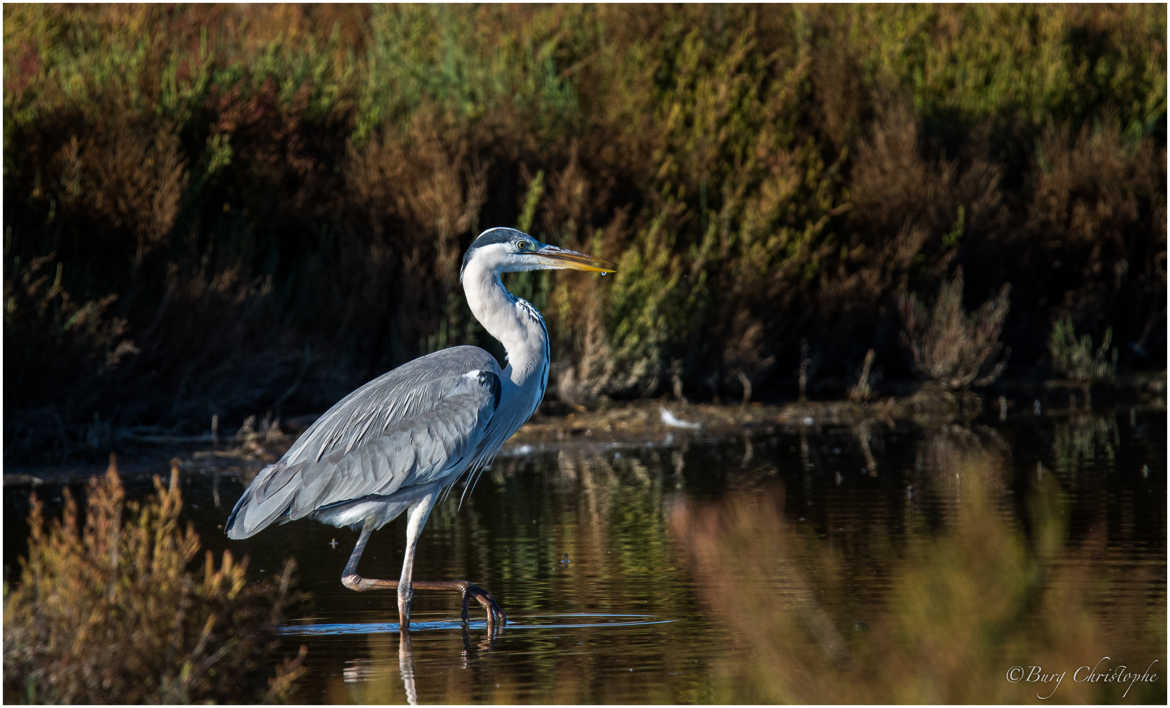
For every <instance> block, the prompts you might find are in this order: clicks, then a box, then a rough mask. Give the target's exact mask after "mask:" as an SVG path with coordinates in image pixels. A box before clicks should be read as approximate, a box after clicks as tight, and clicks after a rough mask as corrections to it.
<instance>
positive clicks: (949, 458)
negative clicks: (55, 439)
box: [5, 411, 1166, 703]
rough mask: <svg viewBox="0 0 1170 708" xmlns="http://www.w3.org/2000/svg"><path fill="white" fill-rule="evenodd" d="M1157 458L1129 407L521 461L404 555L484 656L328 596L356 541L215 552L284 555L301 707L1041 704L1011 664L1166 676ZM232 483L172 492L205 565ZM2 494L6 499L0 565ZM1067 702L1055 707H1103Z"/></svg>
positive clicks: (334, 535)
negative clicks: (300, 608) (467, 599)
mask: <svg viewBox="0 0 1170 708" xmlns="http://www.w3.org/2000/svg"><path fill="white" fill-rule="evenodd" d="M1165 444H1166V438H1165V413H1164V412H1162V411H1153V412H1140V411H1139V412H1137V413H1135V414H1134V415H1132V416H1131V415H1130V413H1129V411H1126V412H1124V413H1120V414H1118V415H1114V416H1090V415H1079V416H1077V417H1073V418H1068V419H1064V420H1052V419H1049V418H1043V417H1041V418H1034V417H1032V416H1028V417H1027V418H1026V419H1016V420H1014V421H1012V420H1009V422H1008V423H1007V424H998V423H996V424H988V425H974V426H968V427H961V426H942V427H937V428H933V429H927V430H924V429H920V428H907V427H899V426H892V425H887V424H881V423H879V424H869V425H866V426H858V427H856V428H832V429H828V428H826V429H816V428H812V427H807V428H799V429H794V430H793V431H792V432H788V433H784V432H782V433H779V434H771V435H762V434H753V435H743V436H740V437H736V438H731V439H722V440H703V439H701V438H699V437H697V436H690V437H688V436H687V435H684V434H681V433H680V434H676V435H675V437H674V438H673V439H672V441H671V442H670V444H658V445H651V446H646V447H640V448H639V447H630V446H621V447H619V446H608V447H606V446H594V447H582V446H578V447H576V448H569V447H551V448H546V449H537V448H531V449H529V450H527V453H528V454H520V455H515V456H512V457H502V458H500V459H498V460H497V461H496V463H495V464H494V465H493V467H492V469H491V470H489V471H488V472H486V473H485V474H484V477H483V479H482V480H481V482H480V484H479V486H478V488H477V490H476V493H475V495H473V496H472V497H471V498H470V499H469V501H468V502H467V503H466V504H464V506H463V508H462V509H461V510H460V509H458V508H457V505H456V504H455V503H446V504H443V505H440V506H439V507H437V508H436V509H435V510H434V513H433V514H432V517H431V520H430V523H429V524H428V529H427V533H426V534H425V535H424V536H423V539H422V542H421V544H420V547H419V556H418V559H417V562H416V569H415V576H416V577H418V578H443V577H466V578H468V579H469V580H471V581H473V582H476V583H477V584H481V585H483V586H485V587H490V588H492V591H493V593H494V594H495V597H496V599H497V600H498V601H499V602H500V604H501V606H502V607H503V609H504V610H505V611H506V612H507V613H508V616H509V624H508V625H507V626H506V627H505V628H504V629H503V631H501V632H500V633H498V634H497V635H496V636H494V637H491V636H488V635H487V633H486V631H485V628H484V623H483V618H482V615H480V616H476V615H475V614H474V613H473V616H472V620H473V621H472V623H471V625H470V626H469V627H468V628H467V629H466V630H465V629H464V628H463V626H462V624H461V623H460V622H459V611H460V607H459V600H458V598H453V597H448V596H446V595H441V594H430V593H419V594H417V595H416V596H415V608H414V617H413V618H412V625H413V627H412V628H413V629H415V630H416V631H414V632H412V633H411V634H410V635H408V636H407V637H406V638H405V640H404V639H403V637H402V636H401V635H400V633H399V632H398V631H397V624H396V622H395V620H397V611H396V607H395V599H394V597H393V593H389V594H387V593H353V592H350V591H347V590H345V589H344V588H342V587H341V586H340V585H339V584H338V581H337V578H338V576H339V574H340V570H341V568H342V566H343V565H344V564H345V559H346V556H347V555H348V549H349V548H350V547H352V545H353V542H354V534H352V533H350V532H348V531H344V530H337V529H333V528H330V527H326V526H322V525H319V524H313V523H297V524H291V525H289V526H286V527H283V528H282V529H280V531H279V532H278V533H272V534H260V535H259V536H256V537H254V538H252V539H248V540H247V541H246V542H243V543H232V544H231V545H230V547H231V548H232V549H233V552H241V553H247V554H249V555H250V556H251V557H252V559H253V560H252V565H251V566H250V572H251V573H252V574H253V575H254V576H255V577H260V576H263V575H265V574H268V573H274V572H277V571H278V570H279V568H280V566H281V563H282V562H283V559H284V558H286V557H289V556H293V557H295V558H296V559H297V561H298V567H299V568H300V570H299V580H300V585H301V587H302V589H305V590H307V591H308V592H309V593H310V594H311V600H310V601H309V602H308V603H307V604H306V606H305V608H304V614H303V615H302V616H296V617H293V618H292V620H291V621H290V623H289V626H288V627H287V628H286V635H285V640H286V641H287V646H288V652H289V653H290V654H292V653H294V652H295V651H296V649H297V648H298V647H300V646H301V645H305V646H307V647H308V649H309V654H308V660H307V666H308V674H307V676H306V678H305V679H304V680H303V681H302V683H301V685H300V688H299V694H298V697H299V698H300V699H301V700H303V701H304V702H307V703H329V702H342V703H349V702H353V703H401V702H409V703H413V702H416V701H417V702H421V703H614V702H616V703H721V702H740V701H751V702H756V701H763V702H775V701H787V700H794V701H801V702H826V701H827V702H833V701H845V702H854V701H860V702H866V703H868V702H873V701H891V702H903V701H909V702H917V701H922V700H931V701H941V702H950V701H1009V702H1015V701H1032V700H1035V698H1034V694H1035V693H1036V692H1037V691H1036V690H1034V689H1035V687H1031V686H1025V685H1021V684H1018V683H1015V684H1014V683H1010V682H1008V681H1007V680H1006V679H1005V672H1006V671H1007V670H1008V669H1009V668H1010V666H1011V665H1012V664H1023V663H1025V662H1029V663H1031V664H1037V665H1039V664H1043V665H1053V666H1063V665H1066V664H1068V666H1067V667H1066V668H1068V669H1069V670H1070V672H1071V671H1072V670H1074V669H1076V668H1077V667H1078V666H1080V665H1081V664H1083V663H1085V662H1090V663H1091V662H1093V661H1096V660H1097V659H1099V658H1100V657H1099V656H1090V655H1088V654H1102V655H1109V656H1111V657H1114V658H1115V659H1116V658H1118V657H1121V658H1123V659H1124V660H1126V661H1128V662H1129V663H1130V664H1131V665H1134V666H1136V665H1138V664H1141V665H1142V666H1143V667H1144V666H1145V664H1146V663H1147V661H1148V660H1149V659H1152V658H1158V659H1159V660H1160V661H1161V662H1162V664H1161V666H1162V667H1163V669H1164V667H1165V655H1164V651H1165V650H1164V647H1165V617H1166V615H1165V609H1166V588H1165V570H1166V545H1165V538H1166V506H1165V493H1166V488H1165V478H1166V475H1165V469H1166V461H1165ZM242 488H243V485H242V482H241V480H239V479H238V478H236V477H232V476H222V477H220V478H218V479H217V478H215V477H214V475H212V474H208V475H207V476H200V475H198V474H187V475H186V477H185V478H184V489H183V492H184V498H185V499H186V500H187V506H186V507H185V512H186V513H188V514H189V515H190V517H191V519H192V521H193V522H194V523H195V525H196V528H197V530H198V532H199V534H200V536H201V537H202V538H203V539H204V542H205V544H206V545H208V546H209V547H211V548H212V549H213V550H215V551H217V552H218V550H219V549H220V548H225V547H229V544H228V542H227V541H226V539H224V538H223V535H222V534H223V531H222V523H223V520H224V516H225V515H226V509H227V507H230V505H231V503H232V502H234V500H235V498H236V497H237V496H238V494H239V493H240V491H241V490H242ZM40 494H41V496H42V498H46V497H48V496H50V495H49V494H48V493H46V492H45V490H44V489H42V490H41V491H40ZM21 498H22V495H21V494H13V493H12V490H8V491H6V494H5V507H6V508H5V511H6V514H5V524H6V534H5V564H6V566H9V565H15V564H14V563H13V562H12V561H13V559H14V558H15V557H16V555H17V554H19V553H20V552H21V549H20V543H21V542H22V541H21V539H22V538H23V537H24V536H25V535H26V531H25V530H22V529H21V528H20V527H19V526H18V525H17V526H13V524H19V522H20V521H21V520H22V519H23V517H24V513H23V512H22V511H21V508H20V504H21ZM25 498H26V497H25ZM403 545H404V532H403V529H402V527H401V524H397V525H391V526H389V527H387V528H386V529H384V530H383V531H381V532H380V533H379V534H378V535H376V536H375V537H374V539H373V540H372V541H371V545H370V547H369V549H368V550H367V554H366V556H365V558H364V559H363V563H367V564H368V571H369V572H370V573H371V574H372V575H373V574H378V573H382V574H385V572H389V573H391V574H393V573H395V572H396V569H397V567H398V564H400V563H401V557H402V550H403ZM566 560H567V561H568V562H566ZM631 615H634V616H633V617H631ZM1070 662H1071V664H1070ZM1070 676H1071V673H1070ZM1071 683H1072V682H1071V681H1070V682H1068V683H1066V684H1065V685H1063V686H1061V687H1060V691H1059V692H1058V693H1057V694H1056V695H1055V696H1054V700H1057V699H1059V700H1061V702H1065V701H1078V700H1100V701H1106V702H1116V701H1120V700H1122V699H1121V690H1123V689H1118V690H1115V689H1116V688H1117V687H1116V686H1113V685H1105V684H1096V685H1094V686H1089V685H1087V684H1083V683H1082V684H1076V685H1071ZM1029 691H1031V692H1029ZM1165 693H1166V689H1165V681H1164V680H1162V681H1161V682H1160V683H1158V684H1156V685H1153V686H1152V687H1151V686H1149V685H1135V686H1134V688H1133V691H1132V692H1131V693H1129V694H1128V699H1127V700H1134V697H1135V696H1136V697H1137V698H1138V699H1140V700H1144V701H1152V702H1163V701H1164V700H1165Z"/></svg>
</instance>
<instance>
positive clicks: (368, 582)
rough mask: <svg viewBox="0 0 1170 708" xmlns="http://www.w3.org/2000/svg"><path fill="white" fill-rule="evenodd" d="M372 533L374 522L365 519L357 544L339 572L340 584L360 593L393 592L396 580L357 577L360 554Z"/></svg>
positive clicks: (396, 584)
mask: <svg viewBox="0 0 1170 708" xmlns="http://www.w3.org/2000/svg"><path fill="white" fill-rule="evenodd" d="M372 533H374V522H373V521H372V520H368V519H367V520H366V523H364V524H363V525H362V532H361V535H359V536H358V540H357V544H355V545H354V547H353V552H352V553H350V554H349V560H348V561H346V563H345V570H343V571H341V584H342V585H344V586H345V587H347V588H349V589H350V590H357V591H358V592H362V591H365V590H393V589H394V588H396V587H398V581H397V580H382V579H381V578H363V577H362V576H360V575H358V572H357V567H358V561H359V560H361V557H362V553H363V552H365V550H366V543H367V542H368V541H369V540H370V534H372Z"/></svg>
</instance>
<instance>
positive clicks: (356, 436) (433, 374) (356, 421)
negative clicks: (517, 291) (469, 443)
mask: <svg viewBox="0 0 1170 708" xmlns="http://www.w3.org/2000/svg"><path fill="white" fill-rule="evenodd" d="M473 371H487V372H490V373H492V374H495V375H496V376H499V375H500V366H499V364H498V363H496V359H495V357H493V356H492V355H491V354H488V353H487V352H486V351H484V350H483V349H480V348H479V347H472V346H461V347H451V348H449V349H441V350H439V351H437V352H433V353H431V354H427V355H426V356H421V357H419V358H417V359H414V360H412V361H409V362H407V363H405V364H403V365H402V366H399V367H398V368H396V369H392V370H391V371H388V372H386V373H385V374H382V375H381V376H379V377H378V378H376V379H374V380H372V381H370V382H368V383H366V384H365V385H363V386H361V387H360V388H358V389H356V390H355V391H353V392H352V393H350V394H349V395H348V396H346V397H345V398H343V399H341V400H340V401H338V402H337V403H336V404H334V406H333V407H332V408H330V409H329V410H327V411H325V413H324V414H322V415H321V417H320V418H318V419H317V420H316V421H315V422H314V423H313V424H312V425H311V426H309V428H308V430H306V431H305V432H304V433H302V434H301V436H300V437H299V438H297V441H296V442H295V443H293V444H292V447H290V448H289V449H288V451H287V452H285V453H284V456H283V457H281V458H280V461H281V462H283V463H285V464H287V465H295V464H297V463H300V462H304V461H306V460H321V459H323V458H324V457H325V456H326V455H329V454H330V453H333V452H337V451H340V452H343V453H344V452H349V451H350V450H352V449H354V448H356V447H358V446H360V445H361V444H362V443H363V442H365V441H366V439H367V438H368V437H369V436H370V435H371V434H373V435H377V434H379V433H380V432H381V431H383V430H387V429H389V428H390V427H392V426H393V425H394V424H395V423H397V422H399V421H401V420H404V419H406V418H410V417H413V416H416V415H419V414H420V413H425V412H427V411H429V410H430V409H431V408H433V407H434V406H435V405H436V404H437V403H438V402H439V400H440V398H441V397H443V395H444V393H445V391H444V388H443V386H442V385H438V386H435V385H434V384H435V382H438V381H445V380H447V379H450V378H452V377H458V376H462V375H464V374H467V373H470V372H473Z"/></svg>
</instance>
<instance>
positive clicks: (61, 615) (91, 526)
mask: <svg viewBox="0 0 1170 708" xmlns="http://www.w3.org/2000/svg"><path fill="white" fill-rule="evenodd" d="M154 485H155V490H156V493H157V495H156V496H155V497H154V498H151V499H149V500H147V501H146V502H144V503H138V502H132V501H127V500H126V498H125V492H124V490H123V487H122V483H121V480H120V479H119V477H118V471H117V467H116V465H115V464H114V462H113V460H111V463H110V467H109V470H108V471H107V472H106V475H105V476H104V477H103V478H97V477H94V478H93V479H91V480H90V483H89V494H88V496H87V499H86V505H85V511H84V515H81V514H79V512H78V505H77V503H76V502H75V501H74V499H73V498H72V496H71V495H70V494H69V491H68V490H65V510H64V514H63V517H62V519H61V520H60V521H53V522H51V523H50V524H48V526H47V527H46V524H45V520H44V518H43V513H44V508H43V505H42V503H41V501H40V500H39V499H37V498H36V496H35V495H34V496H33V499H32V509H31V511H30V512H29V531H30V537H29V551H28V558H27V559H21V567H22V572H21V576H20V583H19V584H18V585H17V587H16V588H15V589H10V588H8V587H5V603H4V700H5V701H6V702H13V701H16V702H30V703H195V702H207V701H220V702H239V701H244V702H251V701H262V702H276V701H283V700H287V699H288V698H289V697H290V694H291V691H292V688H293V684H294V682H295V681H296V680H297V678H298V677H299V676H300V674H301V672H302V663H303V660H304V653H305V650H304V647H302V648H301V651H300V653H299V654H298V655H297V656H296V657H294V658H291V659H286V660H285V661H283V662H282V663H279V664H278V666H277V669H276V673H275V675H272V676H271V677H269V676H268V675H267V672H268V671H269V668H270V666H271V665H272V664H274V663H276V659H275V658H274V657H275V651H276V648H277V646H276V640H275V633H274V629H275V627H276V626H277V624H278V623H279V621H280V619H281V616H282V614H283V612H284V609H285V607H286V606H287V605H288V604H289V603H290V602H292V601H293V600H294V599H295V597H296V594H295V593H294V592H292V591H291V590H290V583H291V580H292V572H293V565H294V564H293V562H292V561H291V560H290V561H289V562H288V563H286V564H285V567H284V570H283V572H281V574H280V576H279V578H278V579H277V580H275V581H273V582H268V583H247V584H246V583H245V570H246V567H247V562H246V561H245V562H235V561H234V560H233V558H232V555H231V553H230V552H228V551H224V554H223V558H222V560H221V561H220V563H219V564H218V567H217V565H216V563H215V561H214V559H213V558H212V555H211V552H210V551H207V553H206V555H205V557H204V562H203V564H202V568H201V569H198V568H197V567H195V566H193V564H192V561H193V560H194V559H195V557H196V556H197V555H198V553H199V548H200V541H199V537H198V536H197V535H196V534H195V531H194V529H193V528H192V526H191V525H190V524H188V525H187V526H186V528H183V527H182V526H181V525H180V522H179V511H180V510H181V508H182V497H181V494H180V491H179V471H178V467H172V468H171V478H170V484H169V486H166V485H164V484H163V483H162V481H161V480H160V479H159V478H158V477H157V476H156V477H155V478H154ZM82 516H83V518H82Z"/></svg>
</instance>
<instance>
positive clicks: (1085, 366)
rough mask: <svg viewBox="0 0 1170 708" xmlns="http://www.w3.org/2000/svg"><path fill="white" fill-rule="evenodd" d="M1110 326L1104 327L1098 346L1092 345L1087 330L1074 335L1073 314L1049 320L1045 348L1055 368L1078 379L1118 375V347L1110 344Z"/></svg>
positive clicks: (1106, 379) (1091, 339)
mask: <svg viewBox="0 0 1170 708" xmlns="http://www.w3.org/2000/svg"><path fill="white" fill-rule="evenodd" d="M1112 341H1113V330H1112V329H1110V328H1106V329H1105V336H1104V337H1102V338H1101V344H1100V346H1098V347H1096V348H1094V347H1093V338H1092V337H1091V336H1089V335H1088V334H1086V335H1084V336H1083V337H1081V338H1080V339H1078V338H1077V333H1076V329H1075V328H1074V327H1073V322H1072V318H1071V317H1069V316H1067V315H1066V316H1065V317H1062V318H1060V319H1058V320H1056V321H1055V322H1053V323H1052V335H1051V336H1050V337H1049V339H1048V351H1049V353H1050V354H1051V355H1052V366H1053V368H1054V369H1056V370H1057V371H1059V372H1060V373H1062V374H1064V375H1065V376H1067V377H1069V378H1070V379H1075V380H1077V381H1110V380H1112V379H1114V378H1116V377H1117V349H1115V348H1111V347H1110V346H1109V345H1110V344H1111V343H1112Z"/></svg>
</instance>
